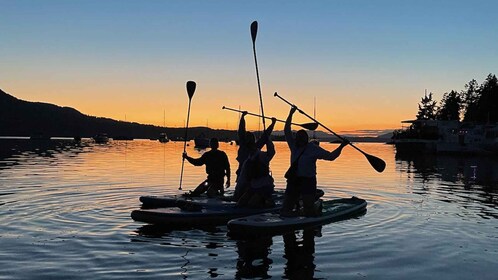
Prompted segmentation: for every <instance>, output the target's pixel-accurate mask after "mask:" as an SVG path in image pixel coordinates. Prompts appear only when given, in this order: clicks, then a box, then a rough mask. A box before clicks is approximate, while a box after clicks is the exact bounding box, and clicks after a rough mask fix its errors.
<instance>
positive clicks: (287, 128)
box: [284, 106, 297, 148]
mask: <svg viewBox="0 0 498 280" xmlns="http://www.w3.org/2000/svg"><path fill="white" fill-rule="evenodd" d="M296 110H297V107H296V106H292V107H291V109H290V111H289V116H287V120H285V126H284V134H285V141H287V145H289V147H290V148H292V147H294V138H293V137H292V130H291V124H292V115H294V113H295V112H296Z"/></svg>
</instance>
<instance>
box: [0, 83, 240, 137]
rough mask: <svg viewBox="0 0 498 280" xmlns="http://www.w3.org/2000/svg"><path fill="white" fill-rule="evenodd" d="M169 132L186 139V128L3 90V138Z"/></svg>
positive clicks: (212, 133)
mask: <svg viewBox="0 0 498 280" xmlns="http://www.w3.org/2000/svg"><path fill="white" fill-rule="evenodd" d="M161 132H166V133H167V134H168V136H169V138H171V139H176V138H178V137H183V136H184V134H185V130H184V129H183V128H163V127H159V126H153V125H143V124H139V123H134V122H133V123H132V122H124V121H116V120H113V119H109V118H100V117H94V116H88V115H85V114H82V113H81V112H79V111H78V110H76V109H74V108H70V107H60V106H57V105H54V104H49V103H41V102H28V101H24V100H20V99H17V98H16V97H14V96H12V95H10V94H7V93H6V92H4V91H2V90H1V89H0V136H30V135H33V134H42V135H44V136H49V137H74V136H80V137H91V136H94V135H95V134H97V133H107V134H108V135H109V136H110V137H118V136H126V137H132V138H144V139H147V138H157V137H158V135H159V133H161ZM188 133H189V138H193V137H195V136H197V135H199V134H201V133H204V134H205V136H206V137H218V138H220V139H229V140H231V139H235V131H228V130H213V129H209V128H206V127H193V128H191V129H189V132H188Z"/></svg>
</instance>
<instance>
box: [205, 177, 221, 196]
mask: <svg viewBox="0 0 498 280" xmlns="http://www.w3.org/2000/svg"><path fill="white" fill-rule="evenodd" d="M218 195H223V178H210V179H208V189H207V196H208V197H215V196H218Z"/></svg>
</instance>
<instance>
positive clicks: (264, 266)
mask: <svg viewBox="0 0 498 280" xmlns="http://www.w3.org/2000/svg"><path fill="white" fill-rule="evenodd" d="M272 244H273V238H272V237H271V236H265V237H261V238H258V239H248V240H237V253H238V254H239V257H238V259H237V272H236V274H235V278H236V279H242V278H262V279H267V278H271V276H270V275H268V270H269V268H270V265H271V264H272V263H273V261H272V259H270V258H269V257H268V256H269V255H270V253H271V249H270V247H271V245H272Z"/></svg>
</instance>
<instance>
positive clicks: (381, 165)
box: [365, 154, 386, 173]
mask: <svg viewBox="0 0 498 280" xmlns="http://www.w3.org/2000/svg"><path fill="white" fill-rule="evenodd" d="M365 156H366V157H367V160H368V162H370V165H372V167H373V168H374V169H375V170H376V171H377V172H379V173H380V172H382V171H384V169H386V162H385V161H383V160H382V159H380V158H378V157H375V156H372V155H369V154H365Z"/></svg>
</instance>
